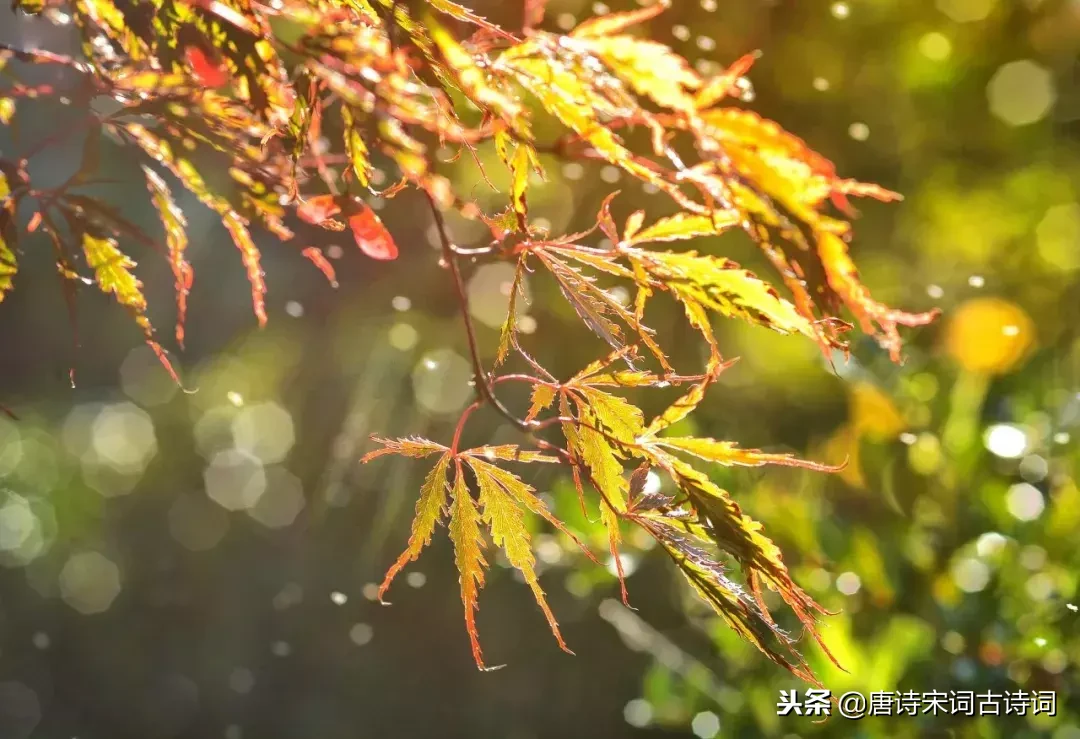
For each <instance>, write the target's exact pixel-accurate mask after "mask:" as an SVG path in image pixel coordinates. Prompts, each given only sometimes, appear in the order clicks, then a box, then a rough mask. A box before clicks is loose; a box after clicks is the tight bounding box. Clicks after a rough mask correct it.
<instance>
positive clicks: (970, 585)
mask: <svg viewBox="0 0 1080 739" xmlns="http://www.w3.org/2000/svg"><path fill="white" fill-rule="evenodd" d="M952 578H953V582H955V583H956V587H958V588H960V589H961V590H963V591H964V592H965V593H978V592H979V591H981V590H982V589H984V588H985V587H986V585H987V583H989V582H990V568H989V567H987V566H986V564H985V563H983V562H981V561H979V560H977V559H973V558H965V559H960V560H957V561H956V562H954V563H953V566H952Z"/></svg>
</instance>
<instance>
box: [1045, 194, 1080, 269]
mask: <svg viewBox="0 0 1080 739" xmlns="http://www.w3.org/2000/svg"><path fill="white" fill-rule="evenodd" d="M1035 243H1036V245H1037V248H1038V251H1039V257H1040V258H1041V259H1042V260H1043V261H1044V262H1046V263H1047V264H1049V265H1051V266H1053V267H1056V268H1057V269H1059V270H1061V271H1063V272H1072V271H1075V270H1078V269H1080V205H1078V204H1077V203H1068V204H1066V205H1055V206H1053V207H1051V208H1049V209H1048V210H1047V211H1046V213H1045V215H1043V217H1042V220H1041V221H1039V225H1038V226H1036V228H1035Z"/></svg>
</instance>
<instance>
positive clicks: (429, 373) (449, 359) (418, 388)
mask: <svg viewBox="0 0 1080 739" xmlns="http://www.w3.org/2000/svg"><path fill="white" fill-rule="evenodd" d="M504 308H505V307H504ZM471 380H472V365H470V364H469V360H467V359H465V357H463V356H461V355H460V354H458V353H457V352H455V351H453V350H452V349H436V350H435V351H432V352H428V353H427V354H425V355H424V356H423V357H422V358H421V359H420V361H419V362H418V363H417V364H416V367H415V369H413V373H412V381H413V393H414V394H415V396H416V402H417V403H418V404H419V405H420V406H421V407H422V408H424V409H425V410H427V411H430V412H431V413H437V414H450V413H456V412H458V411H460V410H461V409H462V408H463V407H464V406H465V404H466V403H467V402H468V401H469V398H471V397H472V396H473V388H472V386H471V384H470V382H471Z"/></svg>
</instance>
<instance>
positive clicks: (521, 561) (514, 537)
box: [468, 458, 573, 654]
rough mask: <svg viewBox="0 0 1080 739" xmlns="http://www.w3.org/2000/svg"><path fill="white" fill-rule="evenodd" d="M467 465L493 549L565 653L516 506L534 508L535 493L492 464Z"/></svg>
mask: <svg viewBox="0 0 1080 739" xmlns="http://www.w3.org/2000/svg"><path fill="white" fill-rule="evenodd" d="M468 462H469V466H470V467H472V470H473V472H474V473H475V474H476V480H477V484H478V485H479V487H480V506H481V508H483V519H484V522H485V523H486V524H487V525H488V527H489V528H490V529H491V539H492V541H493V542H494V543H495V546H498V547H502V548H503V551H504V552H506V558H507V560H509V562H510V564H511V565H512V566H513V567H515V568H516V569H518V570H519V571H520V572H521V574H522V577H524V578H525V583H526V584H527V585H528V586H529V588H530V589H531V590H532V592H533V596H534V597H535V598H536V603H537V604H538V605H539V606H540V609H541V610H542V611H543V612H544V617H545V618H546V619H547V622H548V625H549V626H550V627H551V633H552V634H554V635H555V640H556V641H557V642H558V643H559V647H560V648H562V650H563V651H565V652H570V649H569V648H568V647H567V646H566V642H564V641H563V638H562V634H561V633H560V632H559V624H558V622H557V621H556V620H555V615H554V614H553V613H552V612H551V608H550V607H549V606H548V603H547V599H546V598H545V597H544V591H543V590H542V589H541V588H540V582H539V580H538V579H537V577H536V569H535V566H536V558H535V557H534V556H533V553H532V544H531V542H530V539H529V532H528V530H527V529H526V528H525V519H524V514H523V511H522V509H521V508H520V506H519V503H520V502H524V501H526V500H532V501H535V502H534V505H535V503H538V502H539V501H538V500H537V499H536V497H535V495H534V492H535V491H534V490H533V488H532V487H531V486H529V485H526V484H525V483H524V482H522V481H521V478H519V477H517V476H516V475H512V474H510V473H508V472H505V471H504V470H500V469H499V468H497V467H494V466H493V465H489V464H486V463H484V462H481V461H479V460H478V459H475V458H470V459H469V460H468ZM541 505H542V504H541ZM570 654H573V652H570Z"/></svg>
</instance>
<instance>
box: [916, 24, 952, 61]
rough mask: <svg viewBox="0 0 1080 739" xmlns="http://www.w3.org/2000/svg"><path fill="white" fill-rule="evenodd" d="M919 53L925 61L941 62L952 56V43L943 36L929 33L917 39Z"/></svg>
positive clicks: (932, 32) (933, 32) (934, 32)
mask: <svg viewBox="0 0 1080 739" xmlns="http://www.w3.org/2000/svg"><path fill="white" fill-rule="evenodd" d="M919 51H920V52H922V55H923V56H925V57H926V58H927V59H932V60H934V61H935V62H943V61H945V60H946V59H948V58H949V55H950V54H952V42H951V41H949V37H948V36H946V35H945V34H943V33H938V32H937V31H931V32H930V33H927V34H925V35H924V36H923V37H922V38H920V39H919Z"/></svg>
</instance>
